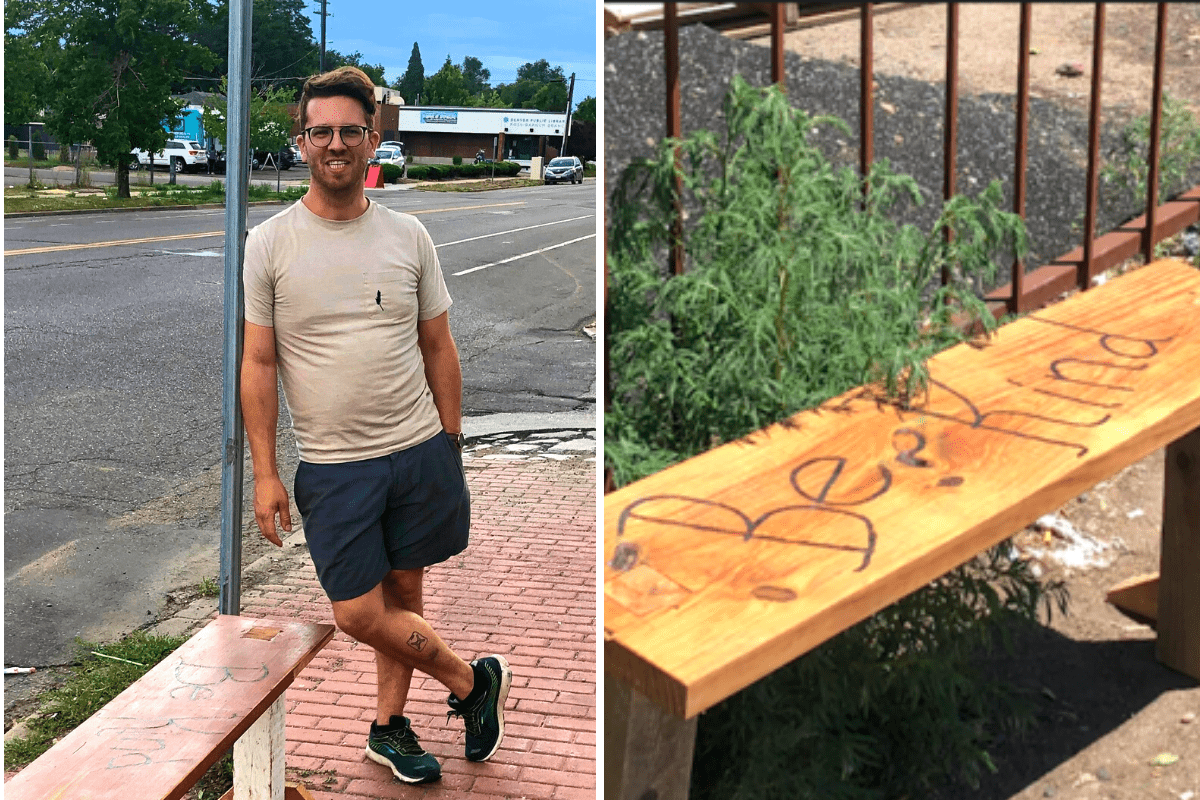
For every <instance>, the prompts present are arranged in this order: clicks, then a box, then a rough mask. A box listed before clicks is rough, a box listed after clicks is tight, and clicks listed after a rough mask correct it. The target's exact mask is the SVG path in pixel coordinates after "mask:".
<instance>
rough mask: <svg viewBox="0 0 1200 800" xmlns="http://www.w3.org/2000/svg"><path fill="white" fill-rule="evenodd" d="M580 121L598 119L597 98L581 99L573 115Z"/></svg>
mask: <svg viewBox="0 0 1200 800" xmlns="http://www.w3.org/2000/svg"><path fill="white" fill-rule="evenodd" d="M572 116H573V117H574V118H575V119H576V120H577V121H578V122H595V121H596V98H594V97H585V98H583V99H582V100H580V101H579V105H577V106H576V107H575V113H574V114H573V115H572Z"/></svg>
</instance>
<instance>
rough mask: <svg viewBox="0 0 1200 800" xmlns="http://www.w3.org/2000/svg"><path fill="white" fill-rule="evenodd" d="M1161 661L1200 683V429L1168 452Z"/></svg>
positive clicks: (1160, 600) (1161, 571)
mask: <svg viewBox="0 0 1200 800" xmlns="http://www.w3.org/2000/svg"><path fill="white" fill-rule="evenodd" d="M1159 574H1160V578H1159V583H1158V648H1157V654H1158V660H1159V661H1161V662H1162V663H1164V664H1166V665H1167V666H1168V667H1170V668H1171V669H1174V670H1178V671H1179V672H1182V673H1184V674H1186V675H1190V676H1191V677H1193V678H1196V679H1197V680H1200V428H1197V429H1196V430H1194V431H1192V432H1191V433H1189V434H1187V435H1186V436H1181V437H1180V438H1179V439H1176V440H1175V441H1174V442H1172V443H1171V444H1170V445H1169V446H1168V447H1167V463H1166V480H1165V482H1164V486H1163V527H1162V556H1161V561H1160V566H1159Z"/></svg>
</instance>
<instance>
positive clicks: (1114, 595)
mask: <svg viewBox="0 0 1200 800" xmlns="http://www.w3.org/2000/svg"><path fill="white" fill-rule="evenodd" d="M1104 599H1105V600H1107V601H1108V602H1109V603H1111V604H1112V605H1113V607H1115V608H1116V609H1117V611H1120V612H1121V613H1122V614H1124V615H1125V616H1127V617H1129V618H1130V619H1131V620H1133V621H1134V622H1137V623H1140V624H1142V625H1149V626H1150V627H1151V628H1157V627H1158V573H1157V572H1154V573H1151V574H1149V575H1135V576H1134V577H1132V578H1127V579H1125V580H1123V581H1121V582H1120V583H1118V584H1117V585H1116V586H1114V587H1113V588H1111V589H1109V590H1108V594H1107V595H1105V598H1104Z"/></svg>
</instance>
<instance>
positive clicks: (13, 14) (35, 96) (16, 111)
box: [4, 0, 58, 126]
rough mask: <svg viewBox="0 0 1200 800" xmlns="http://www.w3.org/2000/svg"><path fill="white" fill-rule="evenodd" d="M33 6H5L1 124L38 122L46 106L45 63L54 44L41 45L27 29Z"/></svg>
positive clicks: (18, 1)
mask: <svg viewBox="0 0 1200 800" xmlns="http://www.w3.org/2000/svg"><path fill="white" fill-rule="evenodd" d="M35 8H36V7H35V6H34V5H32V4H31V3H29V2H27V1H26V0H13V1H12V2H8V3H5V5H4V124H5V125H13V126H16V125H24V124H25V123H26V122H30V121H32V120H37V119H38V118H39V117H40V116H41V113H42V109H43V108H44V107H45V102H44V98H45V92H46V87H47V84H48V82H49V79H50V69H49V66H48V63H47V62H48V61H49V60H50V59H52V58H53V57H54V55H55V51H56V50H57V44H58V43H57V41H54V42H42V41H38V39H37V38H36V37H35V36H34V35H33V33H32V32H31V31H30V30H29V28H30V26H31V21H32V17H33V13H34V9H35Z"/></svg>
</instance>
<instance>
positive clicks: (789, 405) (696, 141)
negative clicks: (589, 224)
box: [605, 79, 1026, 485]
mask: <svg viewBox="0 0 1200 800" xmlns="http://www.w3.org/2000/svg"><path fill="white" fill-rule="evenodd" d="M725 118H726V120H727V123H728V130H727V131H726V132H725V133H724V135H723V136H722V137H720V138H718V137H717V136H716V135H714V134H713V133H710V132H708V131H700V132H697V133H695V134H693V135H692V136H691V137H689V138H687V139H686V140H683V141H680V142H674V141H667V142H664V143H663V144H662V146H661V147H660V148H659V150H658V153H657V155H656V156H655V157H654V158H653V159H650V160H645V161H640V162H637V163H635V164H633V165H631V166H630V168H629V169H627V170H626V172H625V174H624V175H623V176H622V177H621V179H620V181H619V182H618V185H617V187H616V191H615V193H614V196H613V199H612V204H611V211H610V215H611V217H612V219H613V224H612V227H611V230H610V232H609V236H608V248H609V270H610V276H611V277H610V280H609V288H608V296H609V303H608V319H609V328H608V331H607V334H606V336H607V339H608V342H609V347H610V360H611V363H613V364H620V365H621V367H620V369H619V370H614V375H613V383H612V386H611V407H610V411H609V412H608V413H607V414H606V417H605V432H606V436H605V459H606V461H607V463H608V466H609V467H611V468H612V469H613V470H614V473H615V475H614V476H615V478H616V481H617V483H618V485H621V484H624V483H627V482H629V481H630V480H634V479H636V478H638V477H642V476H644V475H647V474H649V473H650V472H654V471H656V470H658V469H661V467H662V466H663V465H665V464H666V463H671V462H674V461H678V460H681V459H683V458H687V457H689V456H692V455H695V454H697V453H700V452H703V451H704V450H707V449H709V448H711V447H712V446H713V445H715V444H719V443H721V442H726V441H730V440H732V439H736V438H739V437H741V436H743V435H745V434H747V433H749V432H751V431H754V430H757V429H758V428H761V427H764V426H765V425H768V424H770V423H772V422H775V421H777V420H780V419H782V418H784V417H786V416H789V415H790V414H793V413H795V412H797V411H800V410H802V409H806V408H811V407H813V406H816V405H818V404H819V403H821V402H822V401H824V400H826V399H828V398H830V397H833V396H835V395H837V394H840V393H841V392H844V391H847V390H849V389H851V388H853V387H855V386H858V385H861V384H864V383H867V382H871V381H880V382H881V383H882V384H883V386H884V388H885V389H886V391H888V392H889V393H898V394H899V395H901V396H903V397H911V396H913V395H915V394H916V393H918V392H919V391H921V390H922V389H923V387H924V381H925V379H926V377H927V373H926V369H925V361H926V360H927V359H928V358H929V357H930V356H932V355H933V354H934V353H937V352H938V351H940V350H942V349H944V348H945V347H947V346H949V345H951V344H954V343H955V342H959V341H962V340H964V339H966V338H968V337H967V335H966V334H965V333H964V332H963V331H964V326H962V325H961V324H960V321H961V320H962V319H965V320H967V321H969V322H972V323H974V324H975V325H977V326H978V327H979V328H981V329H983V330H985V331H986V330H991V329H992V328H994V327H995V322H994V319H993V318H992V316H991V314H990V313H989V312H988V311H987V308H986V306H985V304H984V303H983V302H982V300H981V299H980V287H981V285H982V284H984V283H988V282H990V281H992V280H993V279H994V274H995V271H996V268H997V267H996V259H995V258H993V256H994V255H995V254H997V253H999V252H1001V251H1002V250H1004V249H1007V250H1008V251H1009V252H1014V251H1015V252H1023V251H1024V248H1025V241H1026V237H1025V232H1024V226H1023V224H1022V222H1021V220H1020V218H1019V217H1017V216H1016V215H1015V214H1011V213H1008V212H1005V211H1002V210H1001V209H1000V205H1001V202H1002V195H1001V189H1000V186H999V184H998V183H995V182H994V183H992V185H990V186H989V187H988V188H987V189H986V190H985V191H984V192H983V193H982V194H980V195H979V196H978V197H976V198H971V197H967V196H965V195H964V196H958V197H955V198H954V199H952V200H951V201H950V202H949V203H948V204H947V205H946V207H945V209H944V210H943V212H942V215H941V216H940V218H939V219H938V220H937V222H936V224H935V225H934V227H933V229H932V230H930V231H927V232H924V231H920V230H918V229H917V228H915V227H914V226H911V225H900V224H898V223H896V222H895V221H894V220H893V219H892V218H891V217H890V216H889V212H890V211H891V210H892V209H893V208H894V207H895V205H896V204H897V203H898V202H899V201H901V200H905V201H908V202H913V203H919V202H921V197H920V194H919V192H918V190H917V186H916V183H915V181H913V180H912V179H911V178H909V177H908V176H904V175H899V174H896V173H894V172H893V171H892V170H891V168H890V166H889V164H888V162H886V161H882V162H877V163H876V164H874V165H873V167H872V169H871V172H870V176H869V185H870V193H869V194H868V195H867V198H866V203H865V207H863V205H862V199H863V196H862V183H861V180H860V178H859V176H858V175H857V174H856V173H855V172H854V171H853V170H851V169H849V168H841V169H835V168H834V167H833V166H832V165H831V164H830V163H829V161H828V160H826V159H825V157H824V156H823V155H822V153H821V151H820V150H819V149H818V148H817V147H816V146H815V145H812V144H810V143H809V142H808V141H807V138H806V137H807V134H808V131H809V130H810V129H812V127H813V126H814V125H818V124H833V125H838V126H842V127H844V123H842V122H841V121H839V120H834V119H832V118H822V119H817V120H814V119H810V118H809V117H808V115H806V114H805V113H804V112H803V111H800V110H798V109H794V108H791V107H790V106H789V105H788V102H787V98H786V96H784V95H782V94H780V93H778V92H775V91H762V90H757V89H754V88H751V87H749V86H748V85H746V84H745V83H744V81H741V80H740V79H735V82H734V86H733V89H732V90H731V92H730V95H729V99H728V101H727V103H726V108H725ZM676 146H678V148H679V151H680V158H679V161H678V164H677V162H676V158H675V155H674V148H675V147H676ZM676 177H678V178H679V179H680V180H681V182H682V184H683V186H684V191H685V193H686V195H687V199H688V204H689V207H690V208H689V217H690V219H691V220H693V222H692V223H691V224H690V229H689V230H688V232H687V234H686V236H685V245H686V263H687V270H686V272H685V273H684V274H683V275H681V276H677V277H673V278H671V279H669V280H664V279H663V275H664V272H665V264H664V261H665V259H664V253H665V250H666V248H667V247H668V245H669V244H670V242H669V239H670V235H671V234H670V224H671V219H670V218H671V213H672V212H671V198H672V192H673V189H672V186H673V181H674V180H675V178H676ZM947 230H949V231H951V232H952V233H953V239H952V241H950V242H947V240H946V237H945V235H944V234H945V232H946V231H947ZM943 268H945V269H947V270H948V272H949V277H950V281H949V283H948V284H946V285H945V286H943V285H941V281H940V275H941V272H942V270H943ZM968 327H969V326H968Z"/></svg>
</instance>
